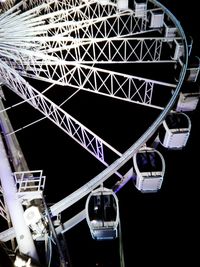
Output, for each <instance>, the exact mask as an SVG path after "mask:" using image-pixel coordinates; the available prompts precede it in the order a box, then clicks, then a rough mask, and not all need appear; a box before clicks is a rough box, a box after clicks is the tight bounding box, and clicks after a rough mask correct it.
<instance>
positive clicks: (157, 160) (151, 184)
mask: <svg viewBox="0 0 200 267" xmlns="http://www.w3.org/2000/svg"><path fill="white" fill-rule="evenodd" d="M164 173H165V161H164V158H163V156H162V154H161V153H160V152H159V151H157V150H155V149H154V148H150V147H144V148H142V149H140V150H139V151H138V152H137V153H136V154H134V156H133V181H134V185H135V187H136V188H137V189H138V190H139V191H141V192H143V193H150V192H157V191H158V190H159V189H160V188H161V185H162V182H163V177H164Z"/></svg>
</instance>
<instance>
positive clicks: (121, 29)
mask: <svg viewBox="0 0 200 267" xmlns="http://www.w3.org/2000/svg"><path fill="white" fill-rule="evenodd" d="M0 7H1V13H0V82H1V87H2V88H1V91H0V97H1V101H0V105H1V111H0V112H1V113H0V123H1V132H2V137H1V139H0V140H1V142H0V164H1V166H0V179H1V191H2V199H1V203H0V204H1V205H0V214H1V215H2V216H1V217H2V218H3V219H5V221H6V222H11V224H10V226H9V227H8V229H3V230H2V232H1V233H0V240H1V242H5V243H6V242H8V241H10V240H13V239H14V240H16V244H17V247H18V248H19V251H20V252H21V253H23V254H25V255H28V256H30V257H32V258H33V259H36V260H38V256H37V251H36V248H35V244H37V240H41V239H42V238H43V239H44V237H45V235H46V234H48V231H47V228H48V227H49V224H51V222H52V221H51V219H52V218H55V217H56V218H58V217H59V215H60V214H61V213H62V212H63V211H66V210H67V209H68V208H70V207H71V206H72V205H74V204H76V203H77V202H78V201H80V200H81V199H83V198H85V197H87V196H88V198H87V202H86V206H85V208H84V209H83V210H80V211H79V212H78V213H77V214H76V215H74V216H73V217H71V218H70V219H68V220H67V221H66V222H62V226H61V225H60V224H59V223H58V224H57V225H56V226H52V228H53V232H54V234H55V236H57V235H59V234H60V233H61V232H66V231H68V230H70V229H71V228H72V227H74V226H75V225H77V224H78V223H79V222H81V221H82V220H84V219H87V222H88V225H89V227H90V230H91V233H92V236H93V238H96V239H104V238H105V239H106V238H115V237H116V236H117V233H116V228H117V227H118V220H119V214H118V213H116V214H115V216H114V218H115V219H113V218H111V219H110V221H109V220H107V223H105V222H104V227H103V226H102V221H101V220H100V221H101V222H100V224H98V227H97V220H95V223H96V225H94V224H93V222H92V219H94V218H93V217H94V216H95V209H96V208H97V205H96V204H97V202H98V201H100V202H101V200H102V196H103V197H105V198H106V200H107V201H108V202H109V205H111V204H110V203H111V202H112V203H113V202H115V211H116V209H117V207H118V205H116V204H117V203H118V202H117V198H116V195H115V193H116V192H117V191H118V190H120V188H122V187H123V186H124V185H125V184H126V183H127V181H129V180H130V179H132V180H133V182H134V184H135V186H136V188H137V189H138V190H139V191H142V192H143V193H145V192H156V191H158V190H159V189H160V188H161V186H162V181H163V177H164V172H165V162H164V159H163V157H162V155H161V153H160V152H159V151H158V150H157V148H156V144H157V143H160V144H161V145H162V146H163V147H166V148H167V149H181V148H182V147H184V146H185V145H186V142H187V139H188V136H189V133H190V128H191V122H190V120H189V117H188V116H187V115H186V114H185V113H184V111H186V112H187V111H191V110H193V109H195V107H196V105H197V103H198V99H199V91H194V92H193V91H190V92H184V91H183V92H181V89H182V88H183V87H184V83H188V84H189V83H193V85H194V84H195V82H196V80H197V75H198V72H199V59H198V58H197V57H196V58H195V59H194V60H192V59H191V60H190V55H191V48H192V40H189V38H188V37H187V36H185V33H184V30H183V29H182V27H181V25H180V23H179V21H178V20H177V19H176V18H175V16H174V15H173V14H172V13H171V12H170V11H169V10H168V9H167V8H166V7H164V6H163V5H162V4H161V3H159V2H158V1H156V0H141V1H139V0H132V1H130V0H129V1H128V0H66V1H63V0H35V1H31V0H22V1H17V0H7V1H6V0H5V1H0ZM193 87H194V86H193ZM7 91H12V92H13V93H14V94H16V95H17V96H18V97H19V99H21V100H20V101H19V102H18V103H15V104H12V106H9V105H8V104H6V103H7V97H5V96H6V94H7ZM63 92H64V93H63ZM84 94H85V95H86V96H88V97H89V95H93V96H95V99H97V101H98V103H100V105H99V106H97V109H98V108H100V107H101V109H102V110H100V111H99V114H101V113H102V114H103V112H104V116H105V111H104V105H106V104H105V102H106V101H109V102H108V103H109V104H107V105H110V103H111V102H112V103H115V107H116V106H117V107H120V108H121V107H122V106H121V104H119V103H123V104H122V105H123V107H126V106H129V110H130V107H131V109H132V108H133V110H134V109H136V110H137V111H136V112H134V111H133V114H131V115H130V117H131V116H132V117H134V116H135V117H137V118H139V119H140V120H141V121H143V123H142V124H143V127H142V131H141V130H138V129H137V125H136V124H135V125H134V129H135V131H136V132H137V133H136V135H135V136H136V137H135V138H133V139H130V136H129V137H127V139H130V140H131V143H127V145H125V146H124V143H126V141H125V139H126V136H125V137H123V138H120V137H119V138H118V139H117V142H118V143H119V146H115V145H113V144H116V143H117V142H112V136H114V135H116V133H115V132H114V131H115V130H114V129H113V128H112V122H111V121H109V120H108V122H107V123H106V126H105V124H101V125H100V123H99V129H101V128H103V127H106V128H107V131H105V133H110V134H111V135H110V136H109V137H108V140H110V141H108V140H107V139H106V136H105V133H104V134H103V136H104V137H101V136H100V134H99V133H100V132H101V131H100V130H99V129H97V125H98V122H96V123H94V124H92V123H91V125H94V129H93V128H92V126H91V127H89V126H88V125H90V124H87V120H84V122H82V121H80V120H79V118H81V116H78V118H77V117H75V116H72V115H71V114H70V112H68V109H67V105H68V102H70V101H72V100H73V101H74V102H73V103H75V101H76V99H77V98H76V97H78V96H79V95H84ZM78 99H80V98H78ZM88 99H89V98H88ZM80 101H81V100H79V102H78V103H77V104H75V109H76V110H77V109H78V108H79V104H80ZM90 101H92V100H88V102H86V103H85V106H84V108H87V106H88V109H89V105H90V104H91V103H90ZM8 102H9V101H8ZM24 103H25V104H28V105H30V106H31V107H32V109H33V110H35V112H37V113H39V114H42V118H40V119H38V120H37V121H40V120H42V119H43V118H46V119H48V120H50V121H51V122H52V123H53V124H54V125H56V127H58V128H59V131H62V132H63V133H64V134H66V136H68V137H70V138H71V139H73V140H74V141H76V142H77V143H78V144H79V145H80V147H81V149H82V150H83V149H85V150H86V151H87V152H89V153H90V154H91V155H92V156H94V157H95V158H96V159H97V161H99V162H100V163H101V164H102V165H103V166H104V167H103V171H101V172H100V173H98V174H97V175H95V177H93V178H91V179H89V180H88V181H87V182H86V183H85V184H83V185H82V186H81V187H80V188H77V189H76V190H75V191H73V192H71V194H69V195H67V196H66V197H64V198H63V199H61V200H60V201H58V202H57V203H55V204H53V205H51V206H50V207H49V208H48V209H47V208H45V207H46V204H45V201H44V198H43V191H44V189H45V182H46V177H45V176H44V175H43V172H42V171H41V170H29V169H28V166H27V164H26V160H25V158H24V157H23V153H22V151H21V149H20V145H19V143H18V141H17V138H16V132H17V131H16V130H15V129H14V130H13V128H12V125H11V123H10V121H9V117H8V115H7V112H9V110H11V109H12V110H15V108H16V107H18V106H20V105H23V104H24ZM120 108H117V109H116V114H117V115H116V116H117V117H115V120H116V121H118V120H119V121H123V120H125V119H126V122H127V121H128V125H127V128H126V131H125V132H128V131H129V127H130V128H131V126H130V124H131V123H132V121H131V120H132V119H131V118H130V119H128V120H127V118H125V117H124V115H121V117H120V114H121V112H119V111H120V110H119V109H120ZM111 109H112V107H111V106H110V110H109V108H108V110H107V111H106V112H107V115H109V114H108V112H111ZM101 111H102V112H101ZM80 112H81V111H80ZM95 112H96V111H95V107H94V106H93V110H92V109H91V110H90V111H89V115H90V116H91V118H92V120H95V119H96V117H95V116H96V115H95V114H96V113H95ZM112 112H114V111H113V110H112ZM151 113H153V116H149V114H151ZM75 114H76V113H75ZM77 114H79V113H77ZM112 114H113V113H112ZM122 114H123V113H122ZM140 116H141V117H140ZM16 120H18V118H16ZM110 120H112V118H111V119H110ZM174 120H175V122H174ZM37 121H36V122H37ZM101 122H102V123H103V122H104V119H102V121H101ZM179 123H180V125H179ZM31 124H34V123H32V122H30V125H31ZM174 125H175V126H174ZM27 126H28V125H27ZM173 127H174V128H173ZM23 128H26V127H23ZM96 129H97V132H96V131H95V130H96ZM123 132H124V131H123ZM153 137H155V138H154V139H153V141H152V138H153ZM150 140H151V141H152V142H151V143H150ZM120 144H121V146H120ZM124 147H125V148H124ZM69 153H73V152H69ZM8 154H9V157H8ZM10 159H11V160H10ZM89 164H90V162H89V163H88V165H89ZM156 164H157V166H156V167H155V166H154V165H156ZM147 165H148V166H147ZM86 168H87V167H86ZM149 168H150V169H149ZM151 168H153V169H151ZM113 177H114V178H113ZM110 178H111V179H112V182H113V181H114V182H113V184H112V188H109V189H108V188H106V187H107V184H106V182H107V181H109V179H110ZM47 180H48V177H47ZM109 186H110V185H109ZM90 200H91V203H90ZM95 203H96V204H95ZM41 207H43V210H42V208H41ZM103 208H104V207H103ZM87 209H94V210H92V211H91V210H87ZM46 210H48V212H45V211H46ZM46 213H47V214H46ZM44 214H45V215H44ZM47 226H48V227H47ZM95 227H96V228H95ZM112 227H113V228H112ZM100 228H101V229H100ZM108 228H109V230H110V229H112V230H113V231H111V232H107V230H108ZM99 229H100V231H99ZM63 264H64V263H63ZM63 266H65V265H63Z"/></svg>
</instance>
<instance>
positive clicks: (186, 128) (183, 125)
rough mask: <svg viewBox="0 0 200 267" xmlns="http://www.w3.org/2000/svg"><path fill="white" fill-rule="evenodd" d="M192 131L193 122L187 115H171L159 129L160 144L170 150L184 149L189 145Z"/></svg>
mask: <svg viewBox="0 0 200 267" xmlns="http://www.w3.org/2000/svg"><path fill="white" fill-rule="evenodd" d="M190 131H191V121H190V118H189V117H188V116H187V115H186V114H185V113H182V112H174V113H170V114H168V115H167V117H166V119H165V120H164V121H163V123H162V126H161V127H160V129H159V134H158V138H159V142H160V143H161V145H162V146H164V147H165V148H168V149H182V148H183V147H185V145H186V143H187V140H188V137H189V135H190Z"/></svg>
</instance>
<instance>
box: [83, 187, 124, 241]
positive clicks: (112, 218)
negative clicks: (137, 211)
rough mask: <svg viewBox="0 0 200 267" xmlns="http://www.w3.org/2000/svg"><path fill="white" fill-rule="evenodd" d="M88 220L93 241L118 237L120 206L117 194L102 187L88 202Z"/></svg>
mask: <svg viewBox="0 0 200 267" xmlns="http://www.w3.org/2000/svg"><path fill="white" fill-rule="evenodd" d="M85 209H86V220H87V223H88V226H89V228H90V232H91V235H92V238H93V239H96V240H108V239H115V238H117V237H118V229H117V227H118V224H119V206H118V199H117V196H116V194H115V193H114V192H113V191H112V190H111V189H108V188H104V187H100V188H98V189H96V190H94V191H92V192H91V193H90V195H89V196H88V198H87V200H86V208H85Z"/></svg>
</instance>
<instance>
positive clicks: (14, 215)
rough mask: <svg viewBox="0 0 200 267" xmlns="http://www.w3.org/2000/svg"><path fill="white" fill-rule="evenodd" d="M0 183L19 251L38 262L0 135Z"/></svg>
mask: <svg viewBox="0 0 200 267" xmlns="http://www.w3.org/2000/svg"><path fill="white" fill-rule="evenodd" d="M0 181H1V186H2V189H3V196H4V201H5V203H6V205H7V207H8V211H9V214H10V218H11V221H12V225H13V228H14V230H15V234H16V240H17V244H18V247H19V251H20V252H21V253H23V254H26V255H28V256H30V257H31V258H33V259H35V260H36V261H38V255H37V251H36V248H35V244H34V241H33V238H32V235H31V232H30V229H29V227H28V226H27V225H26V224H25V220H24V216H23V214H24V210H23V207H22V204H21V203H20V201H19V199H18V196H17V189H16V185H15V181H14V179H13V176H12V170H11V167H10V163H9V160H8V158H7V154H6V150H5V147H4V144H3V140H2V136H1V134H0Z"/></svg>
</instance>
